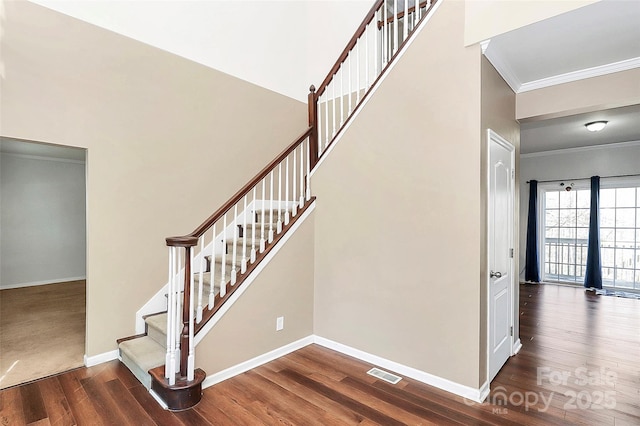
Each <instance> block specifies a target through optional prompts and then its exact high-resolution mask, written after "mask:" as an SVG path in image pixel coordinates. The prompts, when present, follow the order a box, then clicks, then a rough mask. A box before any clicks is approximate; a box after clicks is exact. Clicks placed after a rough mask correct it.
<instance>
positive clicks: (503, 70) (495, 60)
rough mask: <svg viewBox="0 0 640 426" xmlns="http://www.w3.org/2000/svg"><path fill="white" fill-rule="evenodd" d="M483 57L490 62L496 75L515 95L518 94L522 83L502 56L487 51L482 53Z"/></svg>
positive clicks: (493, 51) (492, 51)
mask: <svg viewBox="0 0 640 426" xmlns="http://www.w3.org/2000/svg"><path fill="white" fill-rule="evenodd" d="M481 46H482V44H481ZM482 53H483V54H484V56H485V57H486V58H487V59H488V60H489V62H491V65H493V67H494V68H495V69H496V71H498V74H500V76H501V77H502V78H503V80H504V81H505V82H506V83H507V84H508V85H509V87H511V90H513V91H514V92H515V93H519V90H520V87H521V86H522V82H521V81H520V79H519V78H518V76H517V75H516V73H515V72H513V70H512V69H511V66H509V62H508V61H506V60H504V57H503V56H502V55H498V54H496V53H495V49H487V51H486V52H482Z"/></svg>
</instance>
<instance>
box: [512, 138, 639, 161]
mask: <svg viewBox="0 0 640 426" xmlns="http://www.w3.org/2000/svg"><path fill="white" fill-rule="evenodd" d="M636 146H640V141H629V142H616V143H604V144H600V145H589V146H580V147H577V148H561V149H552V150H549V151H540V152H531V153H528V154H520V158H533V157H546V156H549V155H557V154H571V153H576V152H584V151H598V150H602V149H612V148H630V147H636Z"/></svg>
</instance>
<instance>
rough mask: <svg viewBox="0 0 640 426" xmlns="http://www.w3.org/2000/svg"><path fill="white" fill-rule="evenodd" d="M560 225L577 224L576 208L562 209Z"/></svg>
mask: <svg viewBox="0 0 640 426" xmlns="http://www.w3.org/2000/svg"><path fill="white" fill-rule="evenodd" d="M560 226H572V227H573V226H576V211H575V210H574V209H561V210H560Z"/></svg>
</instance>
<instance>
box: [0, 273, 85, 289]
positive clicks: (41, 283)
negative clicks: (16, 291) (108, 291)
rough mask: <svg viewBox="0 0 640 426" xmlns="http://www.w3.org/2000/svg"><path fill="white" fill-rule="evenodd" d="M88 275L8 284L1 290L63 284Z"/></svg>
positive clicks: (1, 287)
mask: <svg viewBox="0 0 640 426" xmlns="http://www.w3.org/2000/svg"><path fill="white" fill-rule="evenodd" d="M86 279H87V276H86V275H84V276H82V277H69V278H56V279H55V280H44V281H32V282H30V283H17V284H7V285H2V286H0V290H9V289H12V288H22V287H34V286H38V285H47V284H62V283H66V282H69V281H80V280H86Z"/></svg>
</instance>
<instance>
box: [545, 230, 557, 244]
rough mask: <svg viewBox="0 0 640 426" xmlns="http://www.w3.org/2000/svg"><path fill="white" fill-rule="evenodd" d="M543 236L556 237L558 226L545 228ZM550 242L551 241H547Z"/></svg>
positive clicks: (547, 237)
mask: <svg viewBox="0 0 640 426" xmlns="http://www.w3.org/2000/svg"><path fill="white" fill-rule="evenodd" d="M544 237H545V238H546V239H556V238H558V228H546V229H545V232H544ZM549 242H551V241H549Z"/></svg>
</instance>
